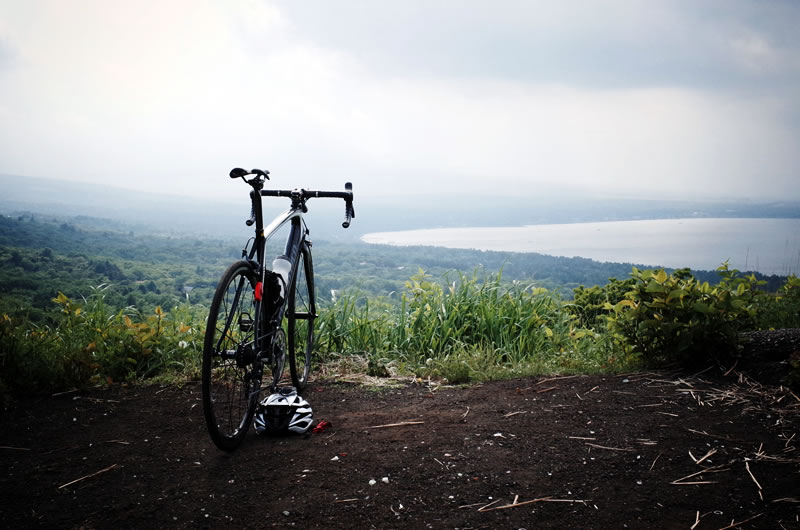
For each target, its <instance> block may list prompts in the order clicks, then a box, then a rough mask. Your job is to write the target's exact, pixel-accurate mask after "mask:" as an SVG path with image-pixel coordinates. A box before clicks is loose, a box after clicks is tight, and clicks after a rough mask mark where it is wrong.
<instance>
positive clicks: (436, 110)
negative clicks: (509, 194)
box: [0, 0, 800, 197]
mask: <svg viewBox="0 0 800 530" xmlns="http://www.w3.org/2000/svg"><path fill="white" fill-rule="evenodd" d="M365 5H367V6H369V8H365V7H364V6H365ZM609 5H611V7H608V6H609ZM692 5H693V4H691V3H690V4H674V5H673V4H672V3H660V2H659V3H653V4H651V3H647V4H646V7H645V5H643V4H641V3H639V2H619V3H614V4H608V3H606V2H588V3H586V4H584V5H583V7H584V9H574V8H573V7H569V8H566V7H561V6H560V5H559V4H553V3H550V2H547V3H541V4H531V3H529V2H521V3H519V4H512V3H508V4H502V6H503V8H504V9H497V8H495V7H490V6H489V5H488V4H483V3H478V4H476V5H475V6H474V7H475V10H463V11H455V10H453V8H452V6H451V5H450V4H447V3H433V4H424V5H423V4H415V3H389V4H386V3H381V4H377V7H376V5H373V4H361V3H358V4H346V3H345V4H337V5H336V6H334V7H331V6H330V5H328V4H322V5H318V4H312V5H311V7H309V6H308V5H306V6H303V5H302V4H295V3H291V4H281V3H278V4H272V3H267V2H259V1H248V2H237V3H233V4H225V3H222V2H214V1H189V0H181V1H170V2H156V1H150V2H146V1H142V2H135V3H129V4H120V3H117V2H104V1H99V0H98V1H83V2H60V1H52V2H46V1H37V2H31V3H30V4H29V3H27V2H26V3H11V4H8V5H6V4H0V13H5V15H7V16H0V21H3V20H5V22H3V23H2V24H0V38H2V39H5V42H7V45H6V48H7V49H13V50H15V52H14V53H15V56H16V59H15V60H14V64H13V65H12V67H10V68H6V69H5V70H2V69H0V76H2V77H0V79H2V81H3V82H2V83H0V120H2V125H0V172H7V173H19V174H31V175H38V176H52V177H58V178H76V179H81V180H91V181H102V180H104V179H107V178H114V179H115V183H120V180H119V179H123V180H124V182H123V183H127V185H129V186H133V187H138V188H143V189H153V190H159V191H169V192H175V191H180V190H183V189H185V188H186V187H187V186H191V189H192V192H193V193H197V194H206V195H215V196H218V195H219V194H235V193H236V192H237V191H238V190H235V189H234V188H232V187H230V186H227V187H226V186H225V175H226V174H227V171H228V169H229V168H230V167H231V166H234V165H248V166H262V167H266V168H267V169H270V170H272V171H273V175H274V176H275V178H276V181H275V182H276V185H286V186H289V185H299V184H303V185H309V186H319V187H322V186H325V187H331V186H337V187H338V186H339V185H341V182H342V181H344V180H345V179H346V178H351V179H353V180H354V181H355V182H356V184H357V186H358V188H359V189H362V190H365V191H367V192H372V193H380V192H382V191H387V190H395V189H406V188H408V187H413V186H419V187H421V188H423V189H426V190H432V189H437V188H444V187H446V186H452V185H454V184H457V185H458V186H459V189H462V190H464V191H473V192H476V193H481V192H486V191H488V190H491V189H495V188H497V187H498V186H504V187H506V188H513V189H514V190H518V191H520V192H526V193H535V192H537V191H539V190H541V189H542V187H547V186H551V187H558V188H570V187H571V188H575V189H600V190H609V191H615V192H630V193H637V194H645V195H647V194H649V195H653V196H661V195H669V196H673V197H674V196H691V195H693V194H694V193H702V194H707V195H713V194H716V193H725V194H727V195H733V196H755V195H758V196H772V197H778V196H782V197H786V196H795V197H796V196H797V193H798V192H797V191H796V190H795V188H796V186H794V185H793V183H794V182H795V180H796V177H797V173H798V172H800V154H798V152H797V149H796V148H795V146H796V144H797V138H798V131H800V123H797V120H796V118H794V120H795V121H792V119H793V118H792V116H797V115H798V113H800V101H798V96H797V93H798V90H794V88H798V87H797V86H796V85H797V79H796V75H794V74H796V72H797V68H796V65H797V64H798V63H797V62H796V60H795V59H794V58H796V57H797V52H798V46H796V45H795V44H796V43H795V41H792V40H791V38H789V37H786V33H785V32H784V33H781V32H777V33H769V31H768V29H769V24H767V23H765V22H764V21H763V20H762V21H760V22H758V24H756V23H754V24H749V22H748V21H747V20H744V18H742V17H740V19H736V20H733V21H730V20H727V19H726V20H722V21H720V22H719V23H718V24H717V25H716V26H714V25H713V24H714V22H713V21H712V22H708V21H704V20H705V19H703V18H702V17H701V16H700V15H701V13H697V12H695V11H693V9H692V7H691V6H692ZM674 6H678V7H674ZM687 6H689V7H687ZM736 6H739V7H738V8H739V9H741V10H742V13H744V14H749V13H750V11H748V9H745V8H744V7H741V6H745V7H747V3H746V2H745V3H741V2H740V3H737V4H736ZM304 9H305V10H306V11H303V10H304ZM317 11H319V12H318V13H317ZM793 13H794V14H796V13H797V10H795V11H793ZM449 19H452V21H453V23H454V26H453V28H451V29H449V30H448V29H447V28H448V27H449V26H447V25H445V24H444V23H445V22H448V21H449ZM701 19H702V20H701ZM709 27H711V28H713V29H714V30H715V31H716V33H714V32H710V33H708V32H704V31H701V30H703V29H708V28H709ZM316 28H328V29H327V32H326V31H322V29H320V32H317V33H315V31H312V29H316ZM470 29H474V30H475V31H474V32H473V33H470ZM462 30H463V31H462ZM634 44H639V45H640V49H638V50H637V49H635V46H633V45H634ZM620 50H625V52H624V53H622V52H620ZM551 52H552V53H551ZM651 52H653V53H652V55H651ZM551 55H552V57H551ZM720 58H726V60H727V61H729V63H730V64H731V65H734V66H735V68H734V70H730V71H729V70H722V69H723V68H724V67H725V66H724V63H725V61H723V60H720ZM651 59H652V60H651ZM499 63H502V64H503V65H504V66H503V67H502V68H500V67H499V66H498V64H499ZM651 63H652V64H651ZM451 64H452V65H454V66H453V67H452V68H450V67H449V66H450V65H451ZM705 64H713V68H711V69H710V70H713V69H714V68H716V69H717V70H714V72H716V73H714V72H711V73H709V74H708V75H706V74H705V73H698V72H703V68H702V66H703V65H705ZM792 65H795V66H794V67H793V66H792ZM792 68H794V70H793V69H792ZM737 69H738V70H739V71H741V70H742V69H744V70H745V71H746V74H747V75H746V79H745V81H741V82H740V81H737V79H738V78H737V77H736V76H737V75H739V74H737ZM514 72H522V73H524V74H525V75H510V74H513V73H514ZM531 72H534V73H535V74H536V75H532V73H531ZM793 73H794V74H793ZM712 74H713V75H712ZM762 75H765V76H768V79H769V83H766V84H756V85H752V83H753V82H754V81H753V80H754V79H756V80H757V79H758V78H759V76H762ZM793 75H794V77H793ZM596 79H603V80H604V81H603V82H602V83H594V82H593V80H596ZM608 80H612V81H613V82H608ZM721 80H722V81H724V83H723V82H722V81H721ZM748 83H750V84H748ZM770 83H776V84H777V85H780V88H779V89H778V88H775V89H773V88H772V84H770ZM236 196H237V197H238V195H236Z"/></svg>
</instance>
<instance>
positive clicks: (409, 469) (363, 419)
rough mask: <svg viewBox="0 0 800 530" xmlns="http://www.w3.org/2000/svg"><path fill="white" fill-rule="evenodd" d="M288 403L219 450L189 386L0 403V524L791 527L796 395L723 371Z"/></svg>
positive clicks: (315, 388) (798, 495)
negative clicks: (312, 424) (273, 426)
mask: <svg viewBox="0 0 800 530" xmlns="http://www.w3.org/2000/svg"><path fill="white" fill-rule="evenodd" d="M705 378H711V379H705ZM305 395H306V397H307V399H308V400H309V402H310V403H311V405H312V406H313V410H314V417H315V420H327V421H328V422H330V423H331V424H332V425H331V427H330V428H329V429H327V430H325V431H324V432H321V433H318V434H308V435H305V436H297V435H293V436H283V437H264V436H258V435H257V434H255V432H254V431H252V430H251V432H250V434H249V435H248V436H247V438H246V440H245V442H244V443H243V445H242V446H241V447H240V448H239V449H238V450H236V451H234V452H232V453H225V452H222V451H219V450H218V449H217V448H216V447H215V446H214V445H213V444H212V443H211V440H210V438H209V436H208V433H207V432H206V427H205V423H204V421H203V412H202V404H201V401H200V386H199V384H187V385H186V386H185V387H183V388H182V389H176V388H173V387H159V386H122V385H114V386H112V387H111V388H108V389H97V390H95V391H91V392H88V393H85V392H81V393H78V392H75V393H68V394H62V395H59V396H55V397H49V398H35V399H34V398H30V399H24V400H18V401H16V402H12V403H10V404H7V406H6V407H5V410H4V411H3V412H2V423H1V425H2V429H1V431H2V433H1V434H0V446H2V447H0V494H1V495H0V527H2V528H24V527H46V528H143V527H151V528H156V527H157V528H162V527H166V528H206V527H208V528H227V527H231V528H234V527H235V528H264V527H272V526H278V527H286V526H295V527H310V528H681V529H688V528H695V529H709V528H713V529H719V528H733V527H741V528H787V529H788V528H800V451H799V450H798V449H797V448H798V447H800V436H798V435H797V434H798V431H800V398H798V397H797V396H796V395H795V394H792V393H791V392H790V391H789V390H787V389H784V388H781V387H771V386H761V385H758V384H756V383H753V382H750V381H749V380H747V379H741V378H738V377H737V373H736V372H731V373H729V374H728V376H727V377H724V378H723V377H722V375H721V374H712V373H710V372H707V373H705V374H702V375H700V376H697V377H686V376H685V377H680V376H676V375H669V374H665V373H639V374H629V375H627V376H573V377H553V378H538V379H518V380H511V381H501V382H492V383H484V384H479V385H474V386H471V387H468V388H446V387H441V386H439V387H437V386H436V385H435V384H429V383H427V382H420V381H417V382H415V383H413V384H406V385H404V386H402V387H399V388H391V389H370V388H365V387H362V386H358V385H354V384H346V383H341V382H339V383H337V382H334V381H321V382H315V383H314V382H312V384H311V386H310V387H309V389H308V390H307V391H306V393H305ZM404 422H405V423H406V424H405V425H399V426H386V425H387V424H396V423H404ZM372 481H374V482H372Z"/></svg>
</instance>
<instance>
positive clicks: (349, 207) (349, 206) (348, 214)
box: [342, 201, 356, 228]
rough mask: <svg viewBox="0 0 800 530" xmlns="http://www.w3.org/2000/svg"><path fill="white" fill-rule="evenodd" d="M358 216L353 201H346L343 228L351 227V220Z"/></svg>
mask: <svg viewBox="0 0 800 530" xmlns="http://www.w3.org/2000/svg"><path fill="white" fill-rule="evenodd" d="M355 216H356V211H355V210H354V209H353V201H345V205H344V222H343V223H342V228H349V227H350V221H352V220H353V217H355Z"/></svg>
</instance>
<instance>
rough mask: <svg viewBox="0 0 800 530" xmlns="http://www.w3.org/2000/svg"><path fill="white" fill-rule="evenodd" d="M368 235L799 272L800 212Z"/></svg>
mask: <svg viewBox="0 0 800 530" xmlns="http://www.w3.org/2000/svg"><path fill="white" fill-rule="evenodd" d="M362 240H363V241H365V242H367V243H376V244H388V245H399V246H414V245H423V246H437V247H447V248H464V249H478V250H495V251H504V252H538V253H541V254H548V255H551V256H565V257H577V256H579V257H583V258H590V259H593V260H597V261H606V262H624V263H635V264H641V265H645V266H651V267H657V266H661V267H669V268H681V267H690V268H692V269H695V270H713V269H715V268H717V267H718V266H719V265H720V264H721V263H722V262H723V261H725V260H728V262H729V265H730V267H731V268H735V269H739V270H742V271H744V270H755V271H759V272H761V273H764V274H778V275H787V274H798V273H799V272H800V219H734V218H723V219H694V218H693V219H658V220H646V221H641V220H639V221H608V222H596V223H574V224H549V225H533V226H518V227H473V228H434V229H424V230H407V231H400V232H379V233H371V234H366V235H364V236H363V237H362Z"/></svg>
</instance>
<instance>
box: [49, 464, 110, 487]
mask: <svg viewBox="0 0 800 530" xmlns="http://www.w3.org/2000/svg"><path fill="white" fill-rule="evenodd" d="M115 467H119V466H118V465H117V464H111V465H110V466H108V467H105V468H103V469H101V470H100V471H95V472H94V473H92V474H90V475H86V476H85V477H81V478H76V479H75V480H73V481H72V482H67V483H66V484H62V485H60V486H59V487H58V489H61V488H66V487H67V486H71V485H72V484H75V483H76V482H80V481H81V480H86V479H87V478H92V477H96V476H97V475H99V474H100V473H105V472H106V471H111V470H112V469H114V468H115Z"/></svg>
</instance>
